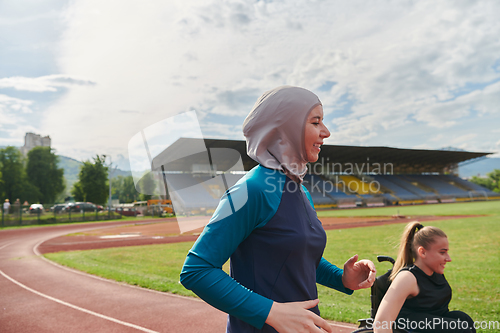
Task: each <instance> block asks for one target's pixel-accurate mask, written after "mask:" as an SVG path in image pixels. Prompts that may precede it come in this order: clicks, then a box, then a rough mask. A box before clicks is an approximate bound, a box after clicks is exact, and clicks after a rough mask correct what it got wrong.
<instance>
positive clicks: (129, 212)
mask: <svg viewBox="0 0 500 333" xmlns="http://www.w3.org/2000/svg"><path fill="white" fill-rule="evenodd" d="M116 212H117V213H118V214H120V215H123V216H137V215H139V214H141V212H140V211H138V210H136V209H135V208H122V207H118V208H116Z"/></svg>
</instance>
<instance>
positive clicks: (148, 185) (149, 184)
mask: <svg viewBox="0 0 500 333" xmlns="http://www.w3.org/2000/svg"><path fill="white" fill-rule="evenodd" d="M137 187H138V188H139V189H140V192H141V193H140V194H139V200H142V201H146V200H150V199H151V197H152V195H153V193H154V192H155V189H156V183H155V180H154V177H153V173H152V172H147V173H146V174H145V175H143V176H142V178H141V179H140V180H139V181H138V182H137Z"/></svg>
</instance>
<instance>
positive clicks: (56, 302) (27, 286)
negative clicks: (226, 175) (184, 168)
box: [0, 221, 355, 333]
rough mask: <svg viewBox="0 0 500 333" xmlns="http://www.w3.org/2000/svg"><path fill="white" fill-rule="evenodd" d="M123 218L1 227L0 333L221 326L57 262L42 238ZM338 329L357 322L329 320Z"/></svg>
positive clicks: (197, 310) (177, 299) (204, 313)
mask: <svg viewBox="0 0 500 333" xmlns="http://www.w3.org/2000/svg"><path fill="white" fill-rule="evenodd" d="M127 224H130V221H128V222H107V223H92V224H87V225H82V224H80V225H62V226H55V227H34V228H26V229H11V230H2V231H0V332H2V333H13V332H37V333H38V332H40V333H43V332H120V333H121V332H174V333H190V332H193V333H194V332H196V333H198V332H203V333H211V332H225V326H226V320H227V315H226V314H225V313H222V312H220V311H218V310H216V309H215V308H213V307H211V306H209V305H207V304H206V303H204V302H203V301H201V300H199V299H195V298H188V297H182V296H177V295H172V294H168V293H161V292H157V291H151V290H147V289H143V288H138V287H134V286H129V285H125V284H121V283H117V282H114V281H110V280H106V279H102V278H99V277H95V276H92V275H88V274H86V273H82V272H79V271H75V270H72V269H69V268H66V267H62V266H59V265H57V264H55V263H52V262H50V261H48V260H47V259H45V258H44V257H42V256H40V254H39V253H38V250H37V247H38V245H39V244H41V243H42V242H44V241H47V240H49V239H52V238H54V237H59V236H62V235H66V234H68V233H74V232H84V231H89V230H94V229H97V228H109V227H115V226H120V225H127ZM331 324H332V327H333V328H334V331H335V332H337V333H340V332H342V333H344V332H352V331H353V329H355V326H354V325H352V324H344V323H333V322H332V323H331Z"/></svg>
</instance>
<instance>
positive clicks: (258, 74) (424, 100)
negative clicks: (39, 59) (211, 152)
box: [0, 0, 500, 158]
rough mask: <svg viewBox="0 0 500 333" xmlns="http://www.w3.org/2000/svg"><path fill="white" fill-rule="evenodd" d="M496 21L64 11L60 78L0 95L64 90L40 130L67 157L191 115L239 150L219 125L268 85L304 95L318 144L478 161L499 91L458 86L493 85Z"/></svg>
mask: <svg viewBox="0 0 500 333" xmlns="http://www.w3.org/2000/svg"><path fill="white" fill-rule="evenodd" d="M499 14H500V3H498V2H497V1H482V2H472V1H460V2H457V1H440V2H435V1H430V0H429V1H418V2H411V1H399V2H393V1H382V0H379V1H375V2H369V1H359V0H358V1H349V2H344V1H325V2H324V1H306V0H299V1H294V2H285V1H275V2H266V1H258V2H254V1H243V0H234V1H229V0H228V1H219V0H217V1H216V0H208V1H207V0H204V1H201V0H198V1H190V2H181V1H168V2H165V1H159V0H157V1H149V2H147V3H140V4H139V3H136V2H132V1H119V2H118V1H106V2H102V1H97V0H93V1H88V0H87V1H83V0H76V1H73V2H71V3H70V5H69V6H68V8H67V10H66V11H65V12H64V18H65V21H64V22H65V30H64V32H63V34H62V38H61V40H60V42H59V44H58V45H57V47H56V48H55V49H56V50H57V63H58V69H59V70H60V73H62V74H58V75H46V76H36V77H35V78H32V79H30V78H26V77H23V78H16V77H10V78H3V79H2V78H0V88H1V87H11V88H15V89H21V90H24V91H33V92H35V91H39V92H42V93H50V92H53V91H55V90H58V89H60V88H63V87H64V88H66V89H67V93H66V94H65V95H64V96H63V97H61V98H59V99H58V101H57V102H56V103H53V104H51V105H50V106H49V107H48V109H47V110H46V111H45V114H44V120H43V123H42V124H43V126H42V127H41V129H42V130H43V132H44V133H50V135H51V137H52V138H53V143H54V145H55V146H56V147H57V148H58V150H59V151H60V152H61V153H66V154H68V155H70V156H75V157H77V158H79V157H82V158H88V157H89V156H85V154H91V155H93V154H95V153H106V154H113V155H115V156H116V155H117V154H123V155H126V149H127V146H126V142H128V140H129V139H130V138H131V137H132V136H133V135H134V134H135V133H137V132H139V131H140V130H141V129H143V128H146V127H148V126H150V125H151V124H154V123H156V122H158V121H160V120H162V119H165V118H167V117H170V116H172V115H174V114H177V113H180V112H184V111H187V110H191V109H195V110H197V111H199V113H200V115H201V117H200V126H201V127H202V130H203V133H208V134H207V135H210V136H212V135H217V136H219V137H221V138H238V139H240V138H242V135H241V126H240V125H229V124H228V122H229V123H231V124H235V123H237V122H238V121H239V122H240V123H242V122H243V119H244V117H245V116H246V114H247V113H248V112H249V110H250V109H251V107H252V105H253V104H254V102H255V100H256V99H257V97H258V96H259V95H260V94H261V93H262V92H264V91H266V90H269V89H271V88H274V87H275V86H278V85H282V84H292V85H299V86H302V87H306V88H309V89H311V90H313V91H315V92H317V93H318V95H319V96H320V98H321V99H322V101H323V104H324V106H325V114H326V115H327V117H328V123H329V124H331V125H332V126H331V127H332V137H331V138H330V139H329V140H328V141H327V142H329V143H334V144H360V145H372V144H378V145H386V146H407V147H414V146H419V145H425V146H428V147H434V148H439V147H441V146H445V145H451V144H453V142H452V140H451V139H450V138H454V137H459V136H461V135H466V134H470V135H473V134H476V136H475V137H471V138H470V140H469V144H470V148H471V149H484V148H482V147H483V146H481V142H486V141H485V140H487V142H488V147H493V146H494V144H493V142H495V141H496V140H493V141H491V140H492V138H491V137H485V135H486V134H485V133H482V132H484V131H483V129H482V128H484V127H485V126H489V125H488V124H489V123H491V122H492V120H494V119H498V118H495V117H498V112H499V111H498V105H500V101H499V98H500V93H499V91H500V82H497V83H494V84H490V85H489V86H487V87H485V88H483V89H482V90H474V91H468V90H467V87H469V86H470V85H471V84H472V85H474V84H475V85H481V84H483V85H484V84H486V83H488V82H494V81H495V80H496V79H498V78H499V77H500V73H499V72H498V71H495V69H494V65H495V64H497V63H498V61H499V54H500V40H499V39H498V35H500V21H499V20H498V15H499ZM24 76H25V75H24ZM61 78H71V79H75V80H80V81H74V82H73V83H76V84H70V83H69V82H61ZM326 83H330V84H329V85H326V86H327V88H325V90H320V88H321V89H323V88H322V87H325V84H326ZM347 100H348V101H349V102H347ZM342 104H345V105H342ZM350 104H352V106H350V107H348V105H350ZM344 108H347V109H345V110H344ZM471 117H473V118H474V119H475V121H474V122H471V121H470V120H471ZM217 119H219V120H220V121H217ZM228 120H230V121H228ZM465 123H468V124H470V126H473V127H472V128H469V129H468V130H467V131H465V129H464V124H465ZM458 130H460V131H463V132H460V133H459V134H453V131H458ZM436 131H440V133H437V132H436ZM437 134H441V135H442V136H439V135H437ZM463 143H465V141H463V142H457V144H463ZM71 154H76V155H71Z"/></svg>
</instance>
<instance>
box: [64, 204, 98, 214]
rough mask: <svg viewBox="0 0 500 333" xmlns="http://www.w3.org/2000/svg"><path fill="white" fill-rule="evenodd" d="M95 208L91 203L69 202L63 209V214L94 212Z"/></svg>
mask: <svg viewBox="0 0 500 333" xmlns="http://www.w3.org/2000/svg"><path fill="white" fill-rule="evenodd" d="M96 209H97V207H96V205H94V204H93V203H91V202H71V203H69V204H67V205H66V207H64V208H63V212H66V213H67V212H81V211H82V210H83V211H84V212H94V211H96Z"/></svg>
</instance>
